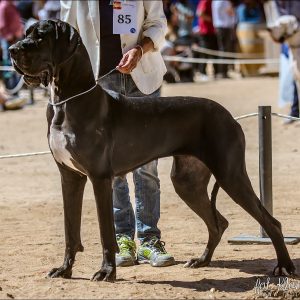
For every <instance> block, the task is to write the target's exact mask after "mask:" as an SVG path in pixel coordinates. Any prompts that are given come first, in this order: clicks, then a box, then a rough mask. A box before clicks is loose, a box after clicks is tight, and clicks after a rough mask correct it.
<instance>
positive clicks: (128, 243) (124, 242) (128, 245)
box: [118, 237, 136, 253]
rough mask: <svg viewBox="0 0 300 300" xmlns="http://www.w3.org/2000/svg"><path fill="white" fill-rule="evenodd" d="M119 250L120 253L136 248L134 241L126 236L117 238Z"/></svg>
mask: <svg viewBox="0 0 300 300" xmlns="http://www.w3.org/2000/svg"><path fill="white" fill-rule="evenodd" d="M118 245H119V250H120V253H122V252H123V253H124V252H128V251H134V250H135V248H136V245H135V242H134V241H133V240H131V239H128V238H126V237H121V238H120V239H119V240H118Z"/></svg>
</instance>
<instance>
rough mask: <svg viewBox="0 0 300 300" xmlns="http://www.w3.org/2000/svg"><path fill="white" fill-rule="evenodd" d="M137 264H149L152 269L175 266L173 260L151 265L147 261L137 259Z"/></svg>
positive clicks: (151, 263)
mask: <svg viewBox="0 0 300 300" xmlns="http://www.w3.org/2000/svg"><path fill="white" fill-rule="evenodd" d="M138 263H139V264H150V265H151V266H152V267H169V266H173V265H175V260H165V261H161V262H159V263H153V262H151V261H150V260H148V259H138Z"/></svg>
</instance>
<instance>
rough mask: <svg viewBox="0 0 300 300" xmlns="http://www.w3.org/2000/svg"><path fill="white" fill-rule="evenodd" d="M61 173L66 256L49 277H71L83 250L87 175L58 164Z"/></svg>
mask: <svg viewBox="0 0 300 300" xmlns="http://www.w3.org/2000/svg"><path fill="white" fill-rule="evenodd" d="M57 165H58V168H59V170H60V174H61V183H62V193H63V202H64V221H65V242H66V249H65V258H64V262H63V265H62V266H61V267H59V268H54V269H52V270H51V271H50V272H49V273H48V277H51V278H56V277H63V278H71V276H72V267H73V264H74V261H75V256H76V253H77V252H82V251H83V246H82V244H81V238H80V225H81V210H82V198H83V191H84V187H85V184H86V176H84V175H79V174H78V173H75V172H74V171H71V170H69V169H68V168H67V167H64V166H61V165H60V164H57Z"/></svg>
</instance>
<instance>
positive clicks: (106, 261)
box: [91, 178, 118, 282]
mask: <svg viewBox="0 0 300 300" xmlns="http://www.w3.org/2000/svg"><path fill="white" fill-rule="evenodd" d="M91 181H92V184H93V188H94V194H95V198H96V205H97V213H98V220H99V227H100V235H101V243H102V250H103V261H102V266H101V269H100V270H99V271H98V272H96V273H95V274H94V276H93V277H92V279H91V280H93V281H101V280H104V281H111V282H113V281H115V279H116V262H115V254H116V252H117V251H118V246H117V243H116V237H115V227H114V222H113V221H114V220H113V205H112V180H111V179H110V178H109V179H108V178H104V179H103V178H101V179H98V178H91Z"/></svg>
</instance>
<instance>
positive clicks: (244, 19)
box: [236, 0, 264, 24]
mask: <svg viewBox="0 0 300 300" xmlns="http://www.w3.org/2000/svg"><path fill="white" fill-rule="evenodd" d="M236 14H237V18H238V22H239V23H252V24H261V23H263V22H264V16H263V8H262V6H261V4H260V3H258V2H257V1H256V0H243V1H242V3H241V4H240V5H238V7H237V9H236Z"/></svg>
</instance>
